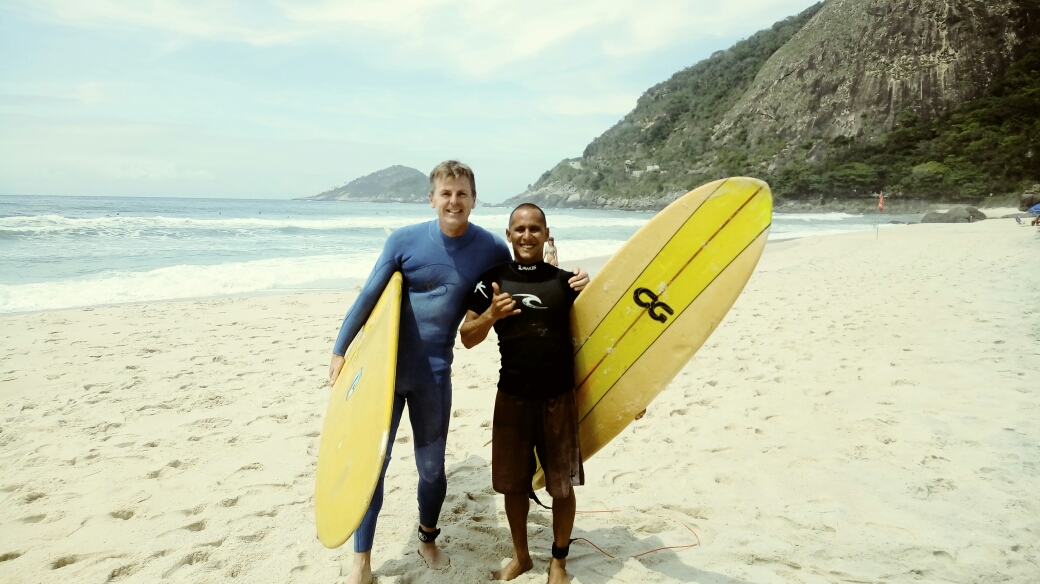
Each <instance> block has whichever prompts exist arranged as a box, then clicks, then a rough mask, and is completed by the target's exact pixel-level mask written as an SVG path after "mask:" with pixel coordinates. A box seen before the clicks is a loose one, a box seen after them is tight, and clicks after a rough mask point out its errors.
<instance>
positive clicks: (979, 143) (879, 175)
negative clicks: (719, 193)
mask: <svg viewBox="0 0 1040 584" xmlns="http://www.w3.org/2000/svg"><path fill="white" fill-rule="evenodd" d="M1027 42H1029V43H1030V46H1029V47H1028V48H1027V50H1026V51H1025V52H1024V54H1023V55H1022V56H1021V57H1020V58H1019V59H1018V60H1017V61H1016V62H1015V63H1014V64H1013V65H1012V66H1011V67H1010V68H1009V69H1008V70H1007V71H1006V72H1005V73H1004V74H1003V75H1001V76H999V77H998V78H996V79H995V80H994V81H993V82H992V83H991V84H990V86H989V87H988V88H987V89H986V91H985V93H984V95H983V96H982V97H980V98H979V99H975V100H972V101H969V102H966V103H963V104H961V105H960V106H959V107H956V108H954V109H953V110H951V111H949V112H947V113H946V114H944V115H942V116H940V117H938V118H935V119H932V120H921V119H918V118H917V117H916V116H914V115H912V114H909V113H904V115H903V117H902V119H901V120H900V124H899V126H898V127H897V128H895V129H893V130H892V131H891V132H889V133H888V134H886V135H885V136H883V137H882V138H880V139H877V140H874V141H866V140H854V139H853V140H850V139H847V138H844V137H838V138H834V139H832V140H830V141H829V142H828V143H827V145H826V150H825V153H824V154H822V156H820V158H821V159H822V160H821V162H818V163H813V162H810V161H808V160H807V158H808V148H811V147H812V146H813V144H814V143H815V141H813V140H806V142H805V144H806V148H803V149H801V151H800V152H798V153H797V154H795V156H793V157H792V159H791V160H790V161H789V162H788V163H787V164H786V165H784V166H783V167H782V168H780V169H779V171H778V172H777V174H776V176H775V177H774V178H772V179H771V183H772V185H773V188H774V192H776V193H777V194H779V195H781V196H784V197H787V198H821V197H825V196H826V197H832V196H834V194H836V193H841V194H843V195H845V196H847V197H854V196H856V195H857V194H858V195H867V194H869V193H872V192H877V191H880V190H884V191H885V192H886V193H890V194H891V195H895V196H900V197H905V198H913V199H925V200H946V201H971V200H974V199H977V198H980V197H983V196H987V195H989V194H990V193H996V194H1005V193H1009V192H1013V191H1015V190H1017V189H1020V188H1022V187H1023V186H1025V185H1027V184H1031V183H1033V182H1040V39H1030V40H1029V41H1027Z"/></svg>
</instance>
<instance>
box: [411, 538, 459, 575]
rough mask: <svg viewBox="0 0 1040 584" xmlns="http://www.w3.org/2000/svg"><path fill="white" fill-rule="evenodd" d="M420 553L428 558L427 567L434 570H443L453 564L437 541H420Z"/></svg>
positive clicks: (423, 557)
mask: <svg viewBox="0 0 1040 584" xmlns="http://www.w3.org/2000/svg"><path fill="white" fill-rule="evenodd" d="M419 555H420V556H422V559H424V560H426V567H427V568H431V569H434V570H443V569H444V568H447V567H448V566H449V565H451V558H449V557H448V554H446V553H444V552H442V551H441V549H440V548H439V547H437V544H436V543H435V542H432V541H431V542H429V543H423V542H421V541H420V542H419Z"/></svg>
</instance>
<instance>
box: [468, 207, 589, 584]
mask: <svg viewBox="0 0 1040 584" xmlns="http://www.w3.org/2000/svg"><path fill="white" fill-rule="evenodd" d="M548 237H549V228H548V225H547V224H546V220H545V213H544V212H542V210H541V209H539V208H538V207H537V206H536V205H532V204H530V203H525V204H523V205H520V206H519V207H517V208H516V209H514V210H513V213H512V214H511V215H510V216H509V228H508V229H507V230H506V238H507V239H508V240H509V243H510V244H511V245H512V247H513V262H512V263H509V264H505V265H501V266H497V267H495V268H492V269H490V270H488V271H487V272H486V273H484V274H483V275H482V276H481V277H480V280H479V281H478V283H477V285H476V287H474V288H473V292H472V293H471V294H470V295H469V303H468V305H467V308H468V310H467V312H466V320H465V321H464V322H463V323H462V328H461V333H462V344H463V345H465V346H466V348H467V349H469V348H472V347H474V346H476V345H478V344H480V343H481V342H482V341H483V340H484V339H485V338H487V334H488V331H489V330H490V329H491V328H492V327H494V328H495V332H496V333H497V334H498V347H499V352H500V353H501V355H502V369H501V371H500V372H499V379H498V394H497V396H496V397H495V414H494V422H493V424H492V441H491V444H492V447H491V483H492V486H493V487H494V489H495V490H496V491H497V492H499V493H502V494H503V495H505V507H506V517H507V519H508V520H509V531H510V533H511V534H512V538H513V550H514V556H513V559H512V560H510V562H509V563H508V564H506V566H505V567H503V568H501V569H499V570H495V571H494V572H493V573H492V575H491V577H492V578H493V579H495V580H512V579H513V578H516V577H517V576H519V575H520V574H523V573H524V572H526V571H528V570H530V569H531V568H532V567H534V563H533V562H532V561H531V554H530V551H529V550H528V546H527V513H528V510H529V508H530V501H529V498H528V497H529V495H530V493H531V480H532V478H534V473H535V457H534V454H535V452H536V451H537V453H538V460H539V461H540V462H541V464H542V470H543V471H544V473H545V488H546V490H547V491H548V492H549V495H551V496H552V498H553V505H552V515H553V540H554V541H553V544H552V560H551V561H550V562H549V583H550V584H560V583H564V582H567V581H568V579H567V552H568V551H569V549H570V537H571V529H572V528H573V527H574V511H575V508H576V505H577V502H576V499H575V496H574V488H573V487H575V486H577V485H582V484H584V482H585V473H584V470H583V468H582V464H581V452H580V450H579V447H578V408H577V404H576V402H575V398H574V355H573V349H572V346H571V335H570V311H571V305H573V304H574V300H575V298H577V296H578V291H576V290H574V289H572V287H569V286H568V285H567V278H568V277H569V276H570V273H569V272H564V271H562V270H560V269H558V268H556V267H554V266H552V265H550V264H548V263H547V262H545V261H544V259H543V258H544V256H543V248H544V246H545V243H546V241H547V240H548Z"/></svg>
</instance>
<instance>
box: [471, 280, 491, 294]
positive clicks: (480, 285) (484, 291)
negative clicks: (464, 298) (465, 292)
mask: <svg viewBox="0 0 1040 584" xmlns="http://www.w3.org/2000/svg"><path fill="white" fill-rule="evenodd" d="M473 291H474V292H480V295H481V296H483V297H484V298H487V297H488V295H487V286H485V285H484V283H483V282H477V287H476V288H474V289H473Z"/></svg>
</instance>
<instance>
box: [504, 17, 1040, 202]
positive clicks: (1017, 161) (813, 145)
mask: <svg viewBox="0 0 1040 584" xmlns="http://www.w3.org/2000/svg"><path fill="white" fill-rule="evenodd" d="M882 4H884V5H885V6H888V8H889V10H888V11H887V12H884V11H883V12H884V13H883V14H882V15H881V16H878V15H877V14H874V13H873V12H870V11H869V10H868V11H866V12H863V11H859V12H856V11H852V12H855V13H856V14H859V16H860V17H861V18H860V20H856V19H855V18H853V17H850V16H849V14H851V13H850V12H849V10H845V9H846V8H849V6H851V3H834V2H821V3H819V4H816V5H814V6H812V7H810V8H808V9H807V10H805V11H803V12H802V13H801V14H798V15H797V16H793V17H790V18H788V19H785V20H783V21H780V22H778V23H776V24H774V25H773V26H772V27H771V28H769V29H767V30H763V31H760V32H758V33H756V34H754V35H752V36H751V37H749V38H748V39H746V40H743V41H741V42H739V43H737V44H735V45H734V46H733V47H732V48H730V49H728V50H725V51H720V52H717V53H715V54H713V55H712V56H711V57H709V58H708V59H705V60H704V61H701V62H700V63H697V64H696V65H694V66H692V67H689V68H687V69H684V70H683V71H680V72H679V73H676V74H675V75H673V76H672V77H671V78H670V79H668V80H667V81H665V82H663V83H660V84H658V85H655V86H654V87H652V88H650V89H649V90H648V91H647V92H646V93H645V94H644V95H643V96H642V97H640V99H639V101H638V102H637V104H636V107H635V109H633V110H632V111H631V112H630V113H629V114H628V115H626V116H625V117H624V118H623V119H622V120H621V121H619V122H618V123H617V124H616V125H614V126H613V127H612V128H610V129H609V130H607V131H606V132H605V133H604V134H603V135H601V136H599V137H598V138H596V139H595V140H593V141H592V142H591V143H590V144H589V145H588V147H587V148H586V149H585V152H584V154H583V156H582V157H581V158H575V159H570V160H564V161H562V162H560V163H559V164H558V165H556V167H554V168H553V169H551V170H549V171H547V172H546V173H545V174H543V175H542V176H541V177H540V178H539V180H538V181H537V182H536V183H535V184H534V185H533V186H532V187H531V188H529V189H528V191H527V192H525V193H523V194H521V195H518V196H517V197H514V198H513V199H511V200H510V201H511V202H517V201H520V200H534V201H536V202H539V203H542V204H546V205H548V206H555V205H564V206H592V207H595V206H611V207H618V208H654V207H661V206H663V205H665V204H667V203H668V202H669V201H670V200H673V199H674V198H675V197H676V196H678V195H680V194H682V193H684V192H686V191H687V190H689V189H692V188H695V187H697V186H699V185H701V184H704V183H707V182H709V181H712V180H715V179H719V178H725V177H728V176H736V175H747V176H755V177H759V178H763V179H765V180H767V181H769V183H770V184H771V185H772V186H773V192H774V194H775V195H777V196H779V197H782V198H788V199H802V200H807V199H811V200H819V199H832V198H839V199H856V198H870V197H873V195H874V193H877V192H878V191H882V190H884V191H885V193H886V195H888V196H889V197H896V198H906V199H916V200H923V201H947V202H954V201H957V202H979V199H981V198H982V197H986V196H988V195H990V194H991V193H992V194H993V195H997V196H1006V195H1010V194H1013V193H1016V192H1018V191H1020V190H1021V189H1023V188H1024V187H1027V186H1028V185H1029V184H1032V183H1036V182H1040V8H1037V6H1036V5H1035V3H1022V4H1021V5H1019V6H1017V7H1015V8H1014V9H1013V10H1010V11H1007V10H1003V9H998V8H994V7H992V6H989V7H987V8H986V9H985V10H981V11H973V12H971V14H970V15H969V14H968V13H963V14H960V16H957V18H956V19H954V20H950V19H949V18H948V17H949V14H959V13H957V11H956V10H954V11H953V12H949V14H947V12H944V10H946V11H948V9H949V10H953V9H952V8H950V6H946V8H943V7H942V6H939V5H938V4H936V5H935V6H932V7H931V9H930V11H925V12H921V11H918V10H917V9H916V8H914V7H913V6H911V5H908V4H906V3H900V2H897V1H896V0H885V1H884V2H882ZM860 13H862V14H860ZM879 14H880V13H879ZM944 15H946V16H944ZM814 19H815V20H814ZM810 21H812V22H813V24H812V27H811V28H809V29H806V28H805V27H806V24H808V23H809V22H810ZM901 26H905V27H910V28H907V29H906V30H911V29H913V30H933V29H935V30H938V28H942V27H955V28H956V27H959V28H957V31H958V34H960V36H959V37H957V38H959V39H960V41H961V42H960V44H958V45H957V47H956V49H954V50H957V51H961V52H962V53H963V56H964V58H963V59H960V60H956V59H955V60H954V61H951V62H950V63H951V64H950V65H949V67H950V68H949V69H943V70H941V71H940V70H938V69H934V67H935V66H936V65H935V61H934V59H940V60H942V59H945V58H947V57H949V55H947V53H946V52H944V51H946V50H947V48H943V47H944V46H945V45H943V44H942V43H944V42H945V41H942V42H940V40H939V39H938V37H935V36H934V35H933V36H931V37H929V36H927V35H926V36H925V37H922V38H921V39H919V41H914V43H917V44H913V43H911V44H910V45H908V44H907V43H905V42H902V40H898V39H897V40H898V42H896V41H893V40H892V35H891V31H892V30H895V29H894V28H892V27H896V28H899V27H901ZM915 27H916V28H915ZM935 27H938V28H935ZM900 30H902V29H900ZM950 30H953V29H950ZM800 32H801V33H802V34H799V33H800ZM951 34H952V33H951ZM842 35H845V36H842ZM965 35H967V36H965ZM954 36H956V35H954ZM835 39H840V40H841V41H842V42H841V43H838V42H836V40H835ZM904 40H905V39H904ZM1020 41H1021V42H1020ZM965 43H967V44H965ZM828 53H829V54H830V55H831V57H830V58H829V60H828V59H825V58H824V55H827V54H828ZM834 55H838V58H837V60H835V58H834ZM944 55H945V56H944ZM904 61H905V62H906V63H904V65H906V64H907V63H910V64H912V65H913V67H910V66H909V65H907V67H908V68H907V70H906V71H904V72H903V73H902V74H901V75H902V76H898V75H897V76H893V75H894V74H893V73H892V72H891V71H890V69H891V68H892V67H893V63H896V62H901V63H902V62H904ZM820 63H826V65H821V64H820ZM980 63H981V64H982V65H980ZM953 64H956V65H957V67H960V69H957V68H955V67H953ZM825 67H826V71H825V72H826V73H827V75H824V74H823V73H821V72H824V69H825ZM978 67H984V70H985V73H984V74H976V73H977V72H978ZM878 71H882V73H878ZM792 75H793V77H792ZM943 75H946V76H947V77H942V76H943ZM972 75H974V76H972ZM936 76H938V77H936ZM940 77H941V78H942V79H944V81H936V79H939V78H940ZM785 80H787V81H785ZM949 80H955V81H956V83H958V84H959V86H958V87H957V88H956V91H953V90H950V91H946V92H945V93H944V91H945V89H943V88H939V87H936V84H937V83H945V82H947V81H949ZM889 83H901V84H904V87H903V92H904V94H905V93H906V91H905V89H906V88H907V87H917V89H916V90H911V92H913V91H916V92H917V93H913V95H909V97H908V96H907V95H903V96H902V97H900V98H899V99H893V98H892V93H891V88H889V90H888V93H887V95H886V92H885V90H884V88H885V87H886V84H889ZM785 84H786V85H785ZM871 84H876V86H872V85H871ZM914 84H918V85H919V87H918V86H915V85H914ZM774 87H775V88H776V89H775V92H774V89H772V88H774ZM756 88H757V89H756ZM841 88H844V89H841ZM839 89H841V91H839ZM755 91H757V93H754V92H755ZM857 91H858V93H857ZM761 96H768V97H769V99H771V100H773V102H776V100H782V102H783V104H784V105H785V109H783V110H777V109H776V108H770V107H759V105H756V104H758V102H756V101H755V100H756V99H758V98H759V97H761ZM763 99H764V98H763ZM857 99H858V100H859V101H858V102H857V101H856V100H857ZM961 99H965V100H967V101H961ZM824 102H825V103H826V104H827V108H829V109H826V111H823V109H821V108H822V106H821V103H824ZM853 102H856V103H859V104H860V106H857V107H859V108H860V109H856V108H854V107H852V105H850V104H853ZM763 103H765V102H763ZM943 103H959V105H956V106H954V107H951V108H950V109H947V110H946V111H943V108H944V107H946V106H943V105H942V104H943ZM863 104H866V105H863ZM786 106H789V107H786ZM842 108H844V109H842ZM771 112H772V113H771ZM821 112H822V113H821ZM835 112H843V113H841V116H845V118H846V119H844V120H843V121H842V122H841V124H842V125H840V126H839V125H835V124H836V123H837V122H836V119H837V118H836V117H835V116H836V115H837V114H835ZM900 112H902V113H900ZM917 112H925V113H920V114H918V113H917ZM936 112H942V113H938V114H936ZM772 114H777V116H776V117H774V115H772ZM851 116H857V117H855V118H852V117H851ZM893 118H894V120H895V121H894V122H893ZM852 120H854V121H855V123H852ZM836 135H838V137H834V136H836ZM850 136H854V137H850Z"/></svg>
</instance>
